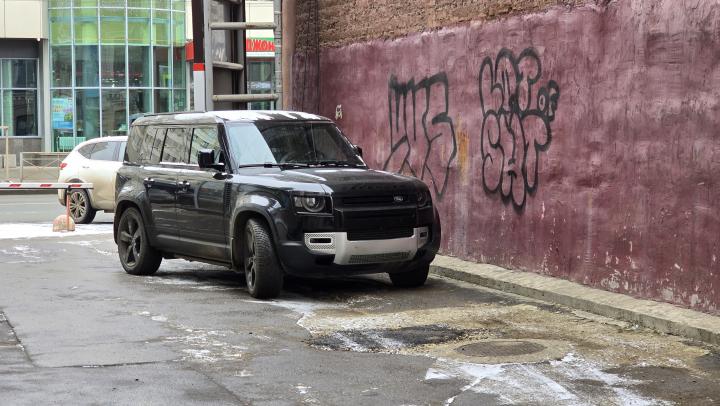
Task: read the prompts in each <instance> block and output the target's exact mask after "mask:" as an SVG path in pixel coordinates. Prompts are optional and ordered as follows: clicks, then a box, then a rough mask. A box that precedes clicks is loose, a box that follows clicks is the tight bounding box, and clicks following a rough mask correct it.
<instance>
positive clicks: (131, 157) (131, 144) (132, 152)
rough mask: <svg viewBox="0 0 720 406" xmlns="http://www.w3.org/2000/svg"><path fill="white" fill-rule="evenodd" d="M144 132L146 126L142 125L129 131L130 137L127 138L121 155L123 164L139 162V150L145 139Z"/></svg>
mask: <svg viewBox="0 0 720 406" xmlns="http://www.w3.org/2000/svg"><path fill="white" fill-rule="evenodd" d="M145 130H146V126H144V125H136V126H133V127H132V128H131V129H130V136H129V137H128V142H127V148H125V154H124V155H121V156H122V157H124V159H125V162H130V163H138V162H140V148H141V147H142V145H143V141H144V139H145Z"/></svg>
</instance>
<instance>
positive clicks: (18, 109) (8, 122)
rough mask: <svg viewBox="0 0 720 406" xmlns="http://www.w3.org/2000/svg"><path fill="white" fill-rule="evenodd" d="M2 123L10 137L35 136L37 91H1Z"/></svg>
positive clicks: (36, 132)
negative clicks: (6, 127)
mask: <svg viewBox="0 0 720 406" xmlns="http://www.w3.org/2000/svg"><path fill="white" fill-rule="evenodd" d="M2 105H3V109H2V110H3V117H2V123H3V125H5V126H8V130H7V131H8V132H7V133H8V134H11V135H37V134H38V131H37V90H3V100H2Z"/></svg>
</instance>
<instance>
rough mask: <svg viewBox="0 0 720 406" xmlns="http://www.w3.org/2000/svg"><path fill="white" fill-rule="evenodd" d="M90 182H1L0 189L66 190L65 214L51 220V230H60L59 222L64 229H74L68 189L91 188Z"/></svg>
mask: <svg viewBox="0 0 720 406" xmlns="http://www.w3.org/2000/svg"><path fill="white" fill-rule="evenodd" d="M92 188H93V184H92V183H62V182H49V183H37V182H35V183H33V182H19V183H12V182H1V183H0V190H42V189H64V190H67V193H66V195H65V215H64V216H58V217H57V218H56V219H55V220H54V221H53V231H62V229H61V227H60V226H59V224H64V225H65V231H75V222H74V221H72V220H71V219H70V191H71V190H73V189H92Z"/></svg>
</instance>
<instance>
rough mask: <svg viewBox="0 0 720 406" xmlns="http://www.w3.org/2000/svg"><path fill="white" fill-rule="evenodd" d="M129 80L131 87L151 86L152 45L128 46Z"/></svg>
mask: <svg viewBox="0 0 720 406" xmlns="http://www.w3.org/2000/svg"><path fill="white" fill-rule="evenodd" d="M128 80H129V82H130V86H131V87H147V86H150V47H128Z"/></svg>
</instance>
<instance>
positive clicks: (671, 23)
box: [293, 0, 720, 313]
mask: <svg viewBox="0 0 720 406" xmlns="http://www.w3.org/2000/svg"><path fill="white" fill-rule="evenodd" d="M340 3H341V2H339V1H338V2H330V1H327V2H322V1H321V2H320V12H321V14H322V13H325V14H327V15H331V14H330V12H331V10H335V11H333V13H335V14H333V15H336V16H337V17H335V18H327V19H324V20H322V22H323V25H322V27H327V28H323V29H322V30H321V31H320V32H319V34H321V35H320V38H321V43H322V44H324V46H323V47H322V48H321V49H320V52H319V53H318V52H314V51H311V52H306V51H299V52H298V53H296V55H295V65H294V69H293V76H294V80H293V85H294V89H295V91H294V106H293V107H294V108H297V109H302V110H308V111H312V112H318V113H320V114H322V115H325V116H328V117H334V115H335V109H336V106H338V105H342V108H343V113H344V114H343V118H342V119H341V120H339V124H340V126H341V127H342V128H343V130H344V131H345V132H346V133H347V134H348V136H349V137H350V139H351V140H352V141H353V142H355V143H357V144H359V145H361V146H363V148H364V151H365V157H366V160H367V162H368V164H369V165H370V166H371V167H372V168H376V169H385V170H388V171H396V172H402V173H405V174H410V175H413V176H416V177H418V178H420V179H422V180H423V181H425V182H426V183H427V184H428V186H429V187H430V189H431V191H432V192H433V194H434V199H435V203H436V205H437V207H438V209H439V212H440V214H441V219H442V222H443V242H442V247H441V250H442V252H443V253H444V254H447V255H453V256H457V257H460V258H464V259H469V260H474V261H478V262H486V263H492V264H496V265H500V266H504V267H508V268H514V269H522V270H528V271H532V272H540V273H543V274H548V275H552V276H556V277H561V278H566V279H569V280H572V281H576V282H580V283H584V284H587V285H591V286H595V287H600V288H604V289H607V290H610V291H615V292H620V293H626V294H630V295H634V296H638V297H643V298H652V299H657V300H662V301H666V302H670V303H676V304H680V305H684V306H689V307H692V308H695V309H698V310H703V311H707V312H710V313H718V312H720V209H719V206H718V202H720V180H719V178H718V174H720V130H718V129H720V18H719V16H720V3H719V2H717V1H715V0H698V1H696V2H693V4H692V6H690V5H686V4H685V3H682V2H677V1H675V0H655V1H647V0H623V1H611V2H609V3H607V4H606V2H602V4H600V5H598V4H596V3H595V2H589V3H586V4H583V5H576V6H566V5H562V4H561V5H557V4H555V3H551V2H546V1H545V2H542V1H538V2H521V3H515V2H513V3H511V4H513V5H515V4H519V5H525V6H527V7H530V6H532V8H530V9H526V11H523V12H521V13H519V14H518V13H513V12H512V11H507V9H503V10H506V11H505V14H503V15H502V18H494V19H491V20H488V19H487V18H488V17H487V15H489V14H488V13H486V12H480V11H475V13H478V14H477V15H475V16H473V15H472V13H470V12H465V11H463V12H452V11H450V10H448V9H447V7H440V6H438V9H437V10H438V11H437V12H435V11H433V10H434V8H432V7H421V8H420V10H425V11H417V10H418V8H413V7H409V5H412V4H425V5H427V4H435V3H433V2H430V1H425V2H417V1H409V2H404V3H403V5H404V7H405V8H404V9H403V10H404V11H403V10H399V9H397V11H393V12H389V11H388V12H382V10H380V9H379V7H378V6H377V5H378V4H379V3H381V2H371V1H367V2H355V3H356V4H364V8H362V10H364V11H363V12H364V13H365V14H364V15H366V17H362V18H360V17H353V18H351V17H350V15H352V13H359V12H360V11H359V10H355V11H352V10H350V11H346V12H345V13H341V11H340V9H338V7H339V6H338V4H340ZM382 3H384V2H382ZM388 3H389V2H388ZM437 3H440V2H437ZM450 3H451V2H449V1H448V2H442V4H450ZM458 3H459V4H461V6H458V7H471V6H473V4H475V6H474V7H490V6H487V5H486V4H490V5H498V4H501V3H499V2H487V3H482V4H480V2H477V3H470V2H466V3H461V2H458ZM389 4H390V3H389ZM392 4H395V3H391V5H389V6H388V7H389V8H388V10H389V9H392V10H396V9H395V8H394V7H397V6H394V5H392ZM508 4H510V3H508ZM324 6H327V9H326V10H324V8H323V7H324ZM518 7H519V6H518ZM443 10H444V11H443ZM474 10H480V9H474ZM483 10H485V9H483ZM493 10H494V8H493ZM433 13H434V14H433ZM406 14H407V15H406ZM438 15H441V16H442V18H438V17H437V16H438ZM493 15H495V16H497V14H493ZM341 18H342V19H347V22H346V23H342V24H341V23H338V21H339V20H340V19H341ZM463 18H465V19H467V18H472V19H473V20H475V21H472V22H459V21H460V20H461V19H463ZM354 19H357V20H358V24H359V26H358V27H345V26H344V25H353V24H354V23H352V24H351V22H352V21H354ZM396 20H397V21H396ZM388 21H390V22H389V23H388V25H387V29H385V30H382V29H378V30H375V29H369V28H368V26H367V25H366V24H370V23H372V24H373V25H375V26H376V27H375V28H378V27H384V26H385V23H381V22H388ZM400 21H407V23H400ZM423 21H426V22H427V25H432V24H445V23H446V22H447V24H451V25H448V26H446V27H443V28H441V29H428V30H425V29H423V30H422V31H421V32H419V31H420V28H426V27H425V23H424V22H423ZM336 23H337V25H336ZM405 31H409V33H407V34H401V32H405ZM385 36H393V38H392V39H390V40H387V39H384V38H385ZM353 37H357V38H358V40H357V41H351V40H350V39H351V38H353ZM371 37H372V38H374V39H369V40H366V39H367V38H371ZM346 41H351V42H350V43H346ZM331 45H332V46H331Z"/></svg>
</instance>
